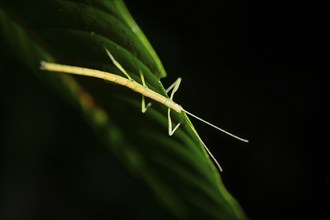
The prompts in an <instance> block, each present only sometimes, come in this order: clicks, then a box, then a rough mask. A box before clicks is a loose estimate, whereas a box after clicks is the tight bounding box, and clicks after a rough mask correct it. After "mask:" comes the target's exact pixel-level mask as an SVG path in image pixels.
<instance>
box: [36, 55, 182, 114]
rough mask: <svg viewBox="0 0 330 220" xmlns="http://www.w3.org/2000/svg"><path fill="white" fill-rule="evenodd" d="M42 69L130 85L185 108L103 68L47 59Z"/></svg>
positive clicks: (42, 64) (160, 101) (144, 93)
mask: <svg viewBox="0 0 330 220" xmlns="http://www.w3.org/2000/svg"><path fill="white" fill-rule="evenodd" d="M40 64H41V69H44V70H48V71H54V72H62V73H70V74H76V75H83V76H91V77H95V78H99V79H104V80H107V81H110V82H113V83H116V84H119V85H122V86H125V87H128V88H130V89H132V90H133V91H134V92H137V93H139V94H141V95H144V96H146V97H148V98H150V99H152V100H154V101H157V102H159V103H161V104H163V105H165V106H166V107H168V108H170V109H173V110H174V111H176V112H179V113H181V112H182V110H183V108H182V107H181V105H179V104H177V103H175V102H173V101H172V100H171V99H169V98H167V97H165V96H163V95H161V94H158V93H157V92H155V91H153V90H151V89H149V88H148V87H145V86H143V85H141V84H139V83H138V82H136V81H134V80H132V79H127V78H124V77H122V76H118V75H115V74H113V73H108V72H104V71H101V70H94V69H89V68H83V67H78V66H68V65H62V64H55V63H48V62H45V61H42V62H41V63H40Z"/></svg>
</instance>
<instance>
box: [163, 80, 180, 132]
mask: <svg viewBox="0 0 330 220" xmlns="http://www.w3.org/2000/svg"><path fill="white" fill-rule="evenodd" d="M180 83H181V78H178V79H177V80H176V81H175V82H174V83H173V84H172V85H171V86H170V87H169V88H168V89H167V90H168V91H170V90H171V89H172V88H173V90H172V92H171V95H170V99H171V100H173V96H174V93H175V92H176V91H178V89H179V86H180ZM167 90H166V91H167ZM167 118H168V134H169V135H170V136H172V135H173V134H174V132H175V131H176V129H178V127H179V126H180V124H181V123H178V124H177V125H176V126H175V127H174V129H173V127H172V119H171V109H170V108H169V109H168V110H167Z"/></svg>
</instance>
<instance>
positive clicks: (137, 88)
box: [40, 48, 248, 171]
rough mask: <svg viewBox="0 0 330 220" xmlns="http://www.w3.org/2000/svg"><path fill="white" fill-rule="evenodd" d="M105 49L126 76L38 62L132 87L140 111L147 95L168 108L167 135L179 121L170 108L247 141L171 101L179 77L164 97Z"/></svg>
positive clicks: (51, 68)
mask: <svg viewBox="0 0 330 220" xmlns="http://www.w3.org/2000/svg"><path fill="white" fill-rule="evenodd" d="M105 51H106V53H107V55H108V56H109V58H110V59H111V61H112V62H113V64H114V65H115V66H116V67H117V68H118V69H119V70H120V71H121V72H122V73H123V74H124V75H125V76H126V78H125V77H122V76H119V75H116V74H113V73H109V72H104V71H100V70H95V69H89V68H83V67H78V66H69V65H62V64H56V63H49V62H45V61H41V62H40V69H41V70H46V71H54V72H61V73H69V74H75V75H82V76H89V77H95V78H99V79H103V80H106V81H110V82H113V83H116V84H119V85H122V86H124V87H127V88H130V89H132V90H133V91H134V92H137V93H139V94H141V95H142V104H141V111H142V113H145V112H146V111H147V109H148V108H149V107H150V105H151V103H148V104H147V105H146V102H145V97H148V98H150V99H152V100H154V101H156V102H158V103H160V104H162V105H164V106H166V107H167V108H168V111H167V118H168V134H169V136H172V135H173V134H174V132H175V131H176V130H177V129H178V128H179V126H180V124H181V122H180V123H178V124H177V125H176V126H175V127H174V128H173V125H172V119H171V110H173V111H176V112H178V113H180V114H184V113H185V114H187V115H189V116H192V117H194V118H196V119H197V120H199V121H202V122H204V123H205V124H207V125H209V126H211V127H213V128H215V129H217V130H219V131H221V132H223V133H225V134H227V135H229V136H231V137H233V138H235V139H238V140H240V141H242V142H246V143H247V142H248V140H246V139H243V138H240V137H238V136H236V135H234V134H232V133H230V132H228V131H226V130H224V129H222V128H220V127H218V126H215V125H214V124H211V123H210V122H208V121H206V120H204V119H202V118H200V117H198V116H196V115H194V114H192V113H191V112H188V111H187V110H185V109H184V108H183V107H182V106H181V105H179V104H177V103H176V102H174V101H173V96H174V94H175V92H176V91H177V90H178V89H179V86H180V83H181V78H180V77H179V78H178V79H177V80H176V81H175V82H174V83H173V84H172V85H171V86H170V87H169V88H168V89H166V92H167V93H169V92H170V91H171V90H172V92H171V94H170V96H169V98H168V97H165V96H163V95H161V94H159V93H157V92H155V91H153V90H151V89H149V88H148V87H147V85H146V82H145V79H144V76H143V74H142V72H141V71H140V72H139V73H140V78H141V82H142V84H140V83H138V82H137V81H135V80H133V78H132V77H131V76H130V75H129V74H128V73H127V71H126V70H125V69H124V68H123V67H122V65H121V64H120V63H119V62H118V61H117V60H116V59H115V58H114V56H113V55H112V54H111V53H110V51H109V50H108V49H107V48H105ZM191 129H192V130H193V132H194V133H195V135H196V137H197V138H198V139H199V140H200V142H201V143H202V144H203V146H204V148H205V150H206V151H207V153H208V154H209V156H210V157H211V158H212V160H213V161H214V163H215V164H216V166H217V167H218V169H219V170H220V171H222V168H221V166H220V164H219V162H218V161H217V160H216V158H215V157H214V156H213V154H212V153H211V151H210V150H209V148H208V147H207V146H206V145H205V143H204V142H203V141H202V139H201V138H200V137H199V135H198V133H197V131H196V130H195V129H194V127H191Z"/></svg>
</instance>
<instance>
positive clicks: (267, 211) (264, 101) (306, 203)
mask: <svg viewBox="0 0 330 220" xmlns="http://www.w3.org/2000/svg"><path fill="white" fill-rule="evenodd" d="M128 6H129V7H130V8H131V11H132V13H133V16H134V17H135V19H136V20H137V21H138V22H139V23H140V24H141V26H142V28H143V30H144V31H145V33H146V35H147V36H148V38H149V39H150V41H151V43H152V45H153V46H154V47H155V49H156V51H157V52H158V54H159V56H160V58H161V60H162V62H163V64H164V66H165V68H166V69H167V72H168V78H170V80H172V81H174V80H175V77H178V76H181V77H182V78H183V83H182V86H181V89H180V91H179V92H178V93H177V95H176V100H177V101H178V102H179V103H182V105H183V106H185V107H186V108H187V109H189V110H191V111H193V112H194V113H196V114H197V113H198V114H199V115H200V116H201V117H203V118H205V119H207V120H210V121H211V122H213V123H215V124H217V125H220V126H222V127H223V128H225V129H228V130H229V131H232V132H236V133H237V134H240V135H241V136H243V137H247V138H249V139H250V140H251V142H250V143H249V144H242V143H238V142H237V141H236V140H233V139H231V138H229V137H226V136H224V135H223V134H220V133H217V131H214V130H212V128H209V127H207V126H206V125H203V124H200V123H198V122H195V125H196V126H197V129H198V131H199V132H200V133H201V136H202V137H203V138H204V140H205V142H206V143H207V144H208V145H209V146H210V148H212V150H213V152H215V154H216V156H217V158H218V159H219V161H220V162H221V164H222V166H223V167H224V172H223V174H222V176H223V180H224V182H225V184H226V186H227V188H228V189H229V190H230V192H231V193H232V194H233V195H234V196H235V197H236V198H237V199H238V201H239V202H240V203H241V205H242V207H243V209H244V210H245V211H246V213H247V215H248V216H249V217H250V218H251V219H299V218H313V219H317V218H318V217H320V218H322V219H327V218H329V214H328V212H327V209H328V208H329V205H330V203H329V201H330V190H329V187H330V172H329V171H330V170H329V168H330V167H329V155H328V154H327V153H326V152H327V148H328V141H327V133H328V132H327V130H328V129H327V127H326V125H327V119H328V115H329V113H328V111H327V109H326V108H327V101H328V99H329V98H328V94H329V86H328V83H327V82H328V80H327V76H326V75H327V73H328V59H327V56H326V55H327V54H328V51H329V47H328V34H327V26H328V18H329V16H328V13H327V12H326V10H325V5H324V4H320V2H308V3H307V2H300V1H292V0H289V1H228V0H225V1H190V2H189V3H188V2H185V1H143V2H140V1H139V2H133V1H130V2H128ZM170 80H169V81H167V80H165V84H166V83H167V82H168V83H170ZM321 216H322V217H321Z"/></svg>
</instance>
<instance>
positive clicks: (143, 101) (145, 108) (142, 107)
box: [139, 70, 151, 113]
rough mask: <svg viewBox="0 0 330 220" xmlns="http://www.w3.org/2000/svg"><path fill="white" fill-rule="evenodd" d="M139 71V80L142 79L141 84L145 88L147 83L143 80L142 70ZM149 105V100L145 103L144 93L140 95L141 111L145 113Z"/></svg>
mask: <svg viewBox="0 0 330 220" xmlns="http://www.w3.org/2000/svg"><path fill="white" fill-rule="evenodd" d="M139 73H140V77H141V81H142V85H143V86H144V87H145V88H148V87H147V84H146V82H145V80H144V76H143V73H142V71H141V70H140V71H139ZM150 106H151V102H149V103H148V104H147V105H146V101H145V98H144V95H142V105H141V111H142V113H145V112H146V111H147V109H148V108H149V107H150Z"/></svg>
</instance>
